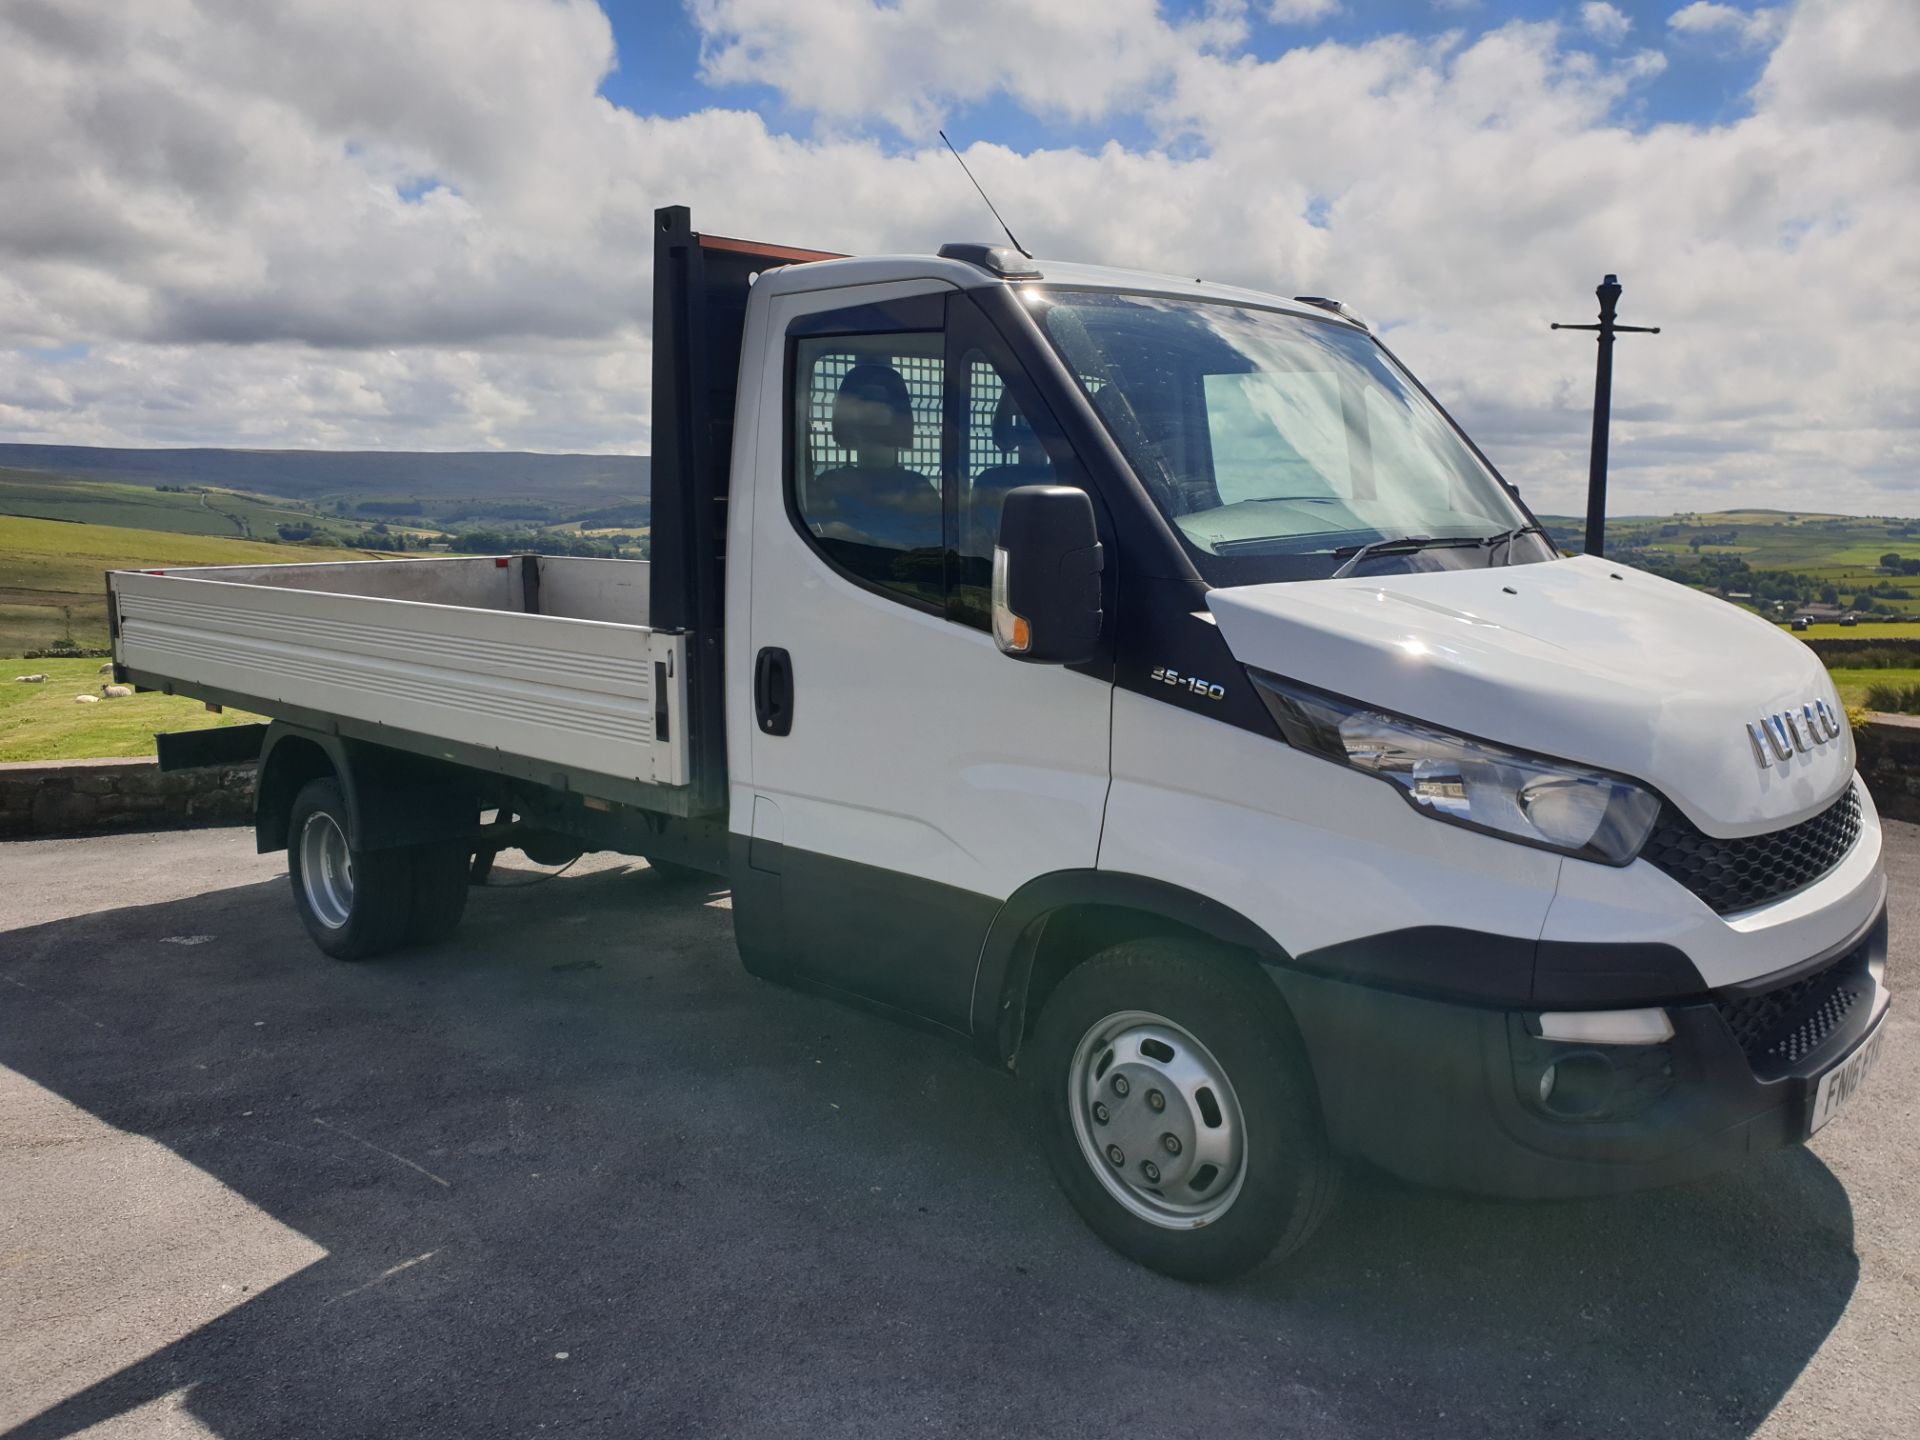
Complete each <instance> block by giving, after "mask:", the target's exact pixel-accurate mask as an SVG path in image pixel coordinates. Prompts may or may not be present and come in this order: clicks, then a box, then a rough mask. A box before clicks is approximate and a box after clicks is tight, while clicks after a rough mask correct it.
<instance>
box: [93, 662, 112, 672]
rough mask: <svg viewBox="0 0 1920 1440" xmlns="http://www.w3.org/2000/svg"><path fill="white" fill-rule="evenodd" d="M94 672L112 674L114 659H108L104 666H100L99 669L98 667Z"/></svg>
mask: <svg viewBox="0 0 1920 1440" xmlns="http://www.w3.org/2000/svg"><path fill="white" fill-rule="evenodd" d="M94 673H95V674H97V675H111V674H113V661H111V660H109V661H107V663H106V664H104V665H102V666H101V667H100V668H99V669H98V670H97V671H95V672H94Z"/></svg>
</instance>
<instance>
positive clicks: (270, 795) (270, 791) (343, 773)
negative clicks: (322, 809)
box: [253, 720, 355, 855]
mask: <svg viewBox="0 0 1920 1440" xmlns="http://www.w3.org/2000/svg"><path fill="white" fill-rule="evenodd" d="M328 776H332V777H333V778H335V779H337V780H339V781H340V789H341V792H342V793H343V794H344V795H345V796H346V802H347V820H348V833H347V841H348V843H349V844H352V843H353V842H354V838H355V837H354V833H353V830H354V826H353V809H354V798H353V785H352V783H351V781H350V780H349V779H348V765H347V760H346V755H345V753H344V748H343V747H342V745H341V742H340V739H339V737H338V736H334V735H326V734H322V733H321V732H319V731H317V730H308V729H305V728H304V727H302V726H298V725H288V724H286V723H284V722H283V721H278V720H276V721H274V722H273V724H272V725H270V726H269V727H268V728H267V738H266V739H265V740H264V741H262V742H261V745H260V772H259V779H258V781H257V784H256V787H255V790H254V799H253V843H254V847H255V849H256V850H257V851H258V852H259V853H260V854H262V855H266V854H270V853H271V852H273V851H275V850H284V849H286V848H287V824H288V821H289V820H290V819H291V817H292V815H293V801H294V797H295V796H297V795H298V794H299V793H300V791H301V790H302V789H303V788H304V787H305V786H306V785H307V783H308V782H309V781H313V780H324V779H326V778H327V777H328Z"/></svg>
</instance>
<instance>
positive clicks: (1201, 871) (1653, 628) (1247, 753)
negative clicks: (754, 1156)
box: [109, 208, 1888, 1277]
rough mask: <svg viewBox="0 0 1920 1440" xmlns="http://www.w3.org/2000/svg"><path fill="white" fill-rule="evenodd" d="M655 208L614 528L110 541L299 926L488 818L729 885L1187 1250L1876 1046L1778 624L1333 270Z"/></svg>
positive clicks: (145, 667) (399, 881)
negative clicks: (1104, 261) (1667, 570)
mask: <svg viewBox="0 0 1920 1440" xmlns="http://www.w3.org/2000/svg"><path fill="white" fill-rule="evenodd" d="M656 220H657V225H658V231H657V234H656V235H655V260H654V287H655V288H654V305H653V323H654V328H655V336H654V348H653V397H652V399H653V407H654V423H653V490H652V507H653V509H652V514H653V528H652V550H651V559H650V561H648V562H639V561H622V560H580V559H552V558H547V557H543V556H536V555H507V556H497V557H483V558H443V559H426V560H401V561H397V562H380V563H374V562H369V563H363V564H352V563H349V564H323V565H284V566H264V567H231V568H215V569H197V570H169V571H159V572H156V571H148V572H142V573H131V572H120V573H116V574H114V575H113V576H112V577H111V578H110V584H109V593H110V598H111V605H112V617H113V630H114V646H115V659H116V663H117V673H118V675H119V676H120V678H121V679H123V680H127V681H131V682H133V683H135V684H137V685H142V686H146V687H149V688H151V689H158V690H166V691H171V692H174V693H177V694H182V695H191V696H196V697H199V698H201V699H203V700H205V701H207V702H209V703H212V704H219V705H231V706H235V707H238V708H242V709H245V710H249V711H253V712H256V713H260V714H264V715H267V716H270V717H272V723H271V724H270V725H268V726H265V727H258V728H251V729H245V730H234V731H212V732H203V733H202V734H200V735H193V736H171V737H162V747H161V748H162V760H163V763H166V764H169V765H179V764H192V763H205V762H206V761H208V760H210V759H216V758H230V757H231V756H232V755H234V754H236V753H239V751H240V750H242V749H243V750H244V753H245V754H247V755H249V756H251V755H256V754H257V756H258V759H259V799H258V818H257V830H258V839H259V846H260V849H261V850H263V851H269V850H281V849H284V850H285V851H286V852H287V863H288V870H289V872H290V874H291V877H292V890H293V900H294V904H295V905H296V906H297V907H298V909H299V913H300V917H301V919H302V920H303V921H304V923H305V926H306V929H307V930H308V932H309V933H310V934H311V935H312V937H313V939H314V941H315V942H316V943H317V944H318V946H319V948H320V949H321V950H323V951H325V952H326V953H328V954H329V955H333V956H337V957H340V958H342V959H361V958H366V957H370V956H374V955H379V954H382V953H384V952H388V951H392V950H394V949H396V948H398V947H402V946H405V945H407V944H410V943H419V942H426V941H433V940H437V939H441V938H443V937H445V936H446V935H448V934H449V933H450V932H451V931H452V930H453V928H454V926H455V925H456V924H457V923H458V921H459V919H460V914H461V910H462V907H463V905H464V903H465V897H466V892H467V886H468V884H469V880H470V877H471V875H472V874H473V873H474V871H475V869H476V868H481V867H483V866H484V864H485V863H487V862H488V861H490V859H491V856H492V854H493V853H494V852H495V851H497V850H499V849H501V848H502V847H518V848H520V849H522V850H524V851H526V852H527V853H528V854H529V855H531V856H533V857H534V858H536V859H538V860H542V861H546V862H552V863H559V862H561V861H564V860H565V859H566V858H567V857H569V856H571V855H575V854H578V853H580V852H581V851H582V850H589V849H591V850H615V851H621V852H626V853H630V854H636V855H641V856H645V857H647V858H648V859H649V860H650V861H652V862H654V863H655V864H657V865H659V866H661V867H662V868H668V869H671V868H672V867H686V868H692V869H698V870H703V871H707V872H710V873H712V874H714V875H718V876H721V877H724V879H725V881H726V882H727V883H728V884H730V885H731V887H732V892H733V917H734V926H735V931H736V934H737V937H738V942H739V950H740V955H741V958H742V960H743V961H744V962H745V964H746V966H747V968H748V969H749V970H750V971H752V972H753V973H754V974H756V975H759V976H764V977H766V978H767V979H769V980H777V981H782V982H787V983H792V984H800V985H806V986H811V987H818V988H823V989H826V990H829V991H832V992H835V993H837V994H840V995H843V996H846V997H849V998H852V999H855V1000H857V1001H858V1002H860V1003H863V1004H866V1005H869V1006H875V1007H880V1008H883V1009H885V1010H887V1011H890V1012H892V1013H894V1014H897V1015H899V1016H901V1017H904V1018H907V1019H910V1020H912V1021H914V1022H916V1023H919V1024H922V1025H925V1026H929V1027H933V1028H935V1029H938V1030H941V1031H945V1032H948V1033H950V1034H952V1035H953V1036H955V1037H958V1038H959V1039H960V1040H961V1041H963V1042H964V1043H967V1044H970V1045H971V1046H972V1047H974V1049H976V1050H977V1051H978V1053H979V1054H980V1055H981V1056H982V1057H983V1058H984V1059H985V1060H987V1061H989V1062H990V1063H992V1064H994V1065H996V1066H1000V1067H1002V1068H1004V1069H1006V1070H1009V1071H1014V1072H1017V1073H1018V1075H1019V1077H1020V1079H1021V1080H1022V1081H1023V1082H1025V1083H1027V1084H1028V1085H1030V1087H1031V1091H1032V1095H1033V1098H1034V1102H1035V1104H1036V1106H1037V1109H1038V1114H1039V1129H1040V1134H1041V1136H1042V1142H1041V1143H1042V1144H1043V1145H1044V1146H1045V1148H1046V1150H1047V1152H1048V1154H1049V1156H1050V1159H1051V1162H1052V1165H1053V1167H1054V1170H1055V1172H1056V1173H1057V1175H1058V1177H1059V1180H1060V1183H1061V1184H1062V1186H1064V1187H1065V1189H1066V1191H1067V1194H1068V1195H1069V1196H1070V1197H1071V1198H1072V1200H1073V1203H1074V1204H1075V1206H1077V1207H1078V1209H1079V1210H1080V1212H1081V1214H1082V1215H1083V1216H1084V1217H1085V1218H1086V1220H1087V1222H1088V1224H1089V1225H1091V1226H1092V1228H1093V1229H1094V1230H1095V1231H1097V1232H1098V1233H1099V1234H1100V1235H1101V1236H1102V1237H1103V1238H1104V1239H1105V1240H1107V1241H1108V1242H1109V1243H1111V1244H1112V1245H1113V1246H1115V1247H1116V1248H1118V1249H1119V1250H1121V1251H1123V1252H1124V1253H1126V1254H1127V1255H1130V1256H1133V1257H1135V1258H1136V1259H1138V1260H1140V1261H1143V1262H1145V1263H1146V1264H1148V1265H1151V1266H1155V1267H1157V1268H1159V1269H1161V1270H1164V1271H1167V1272H1169V1273H1172V1274H1176V1275H1182V1276H1191V1277H1215V1276H1223V1275H1228V1274H1232V1273H1235V1272H1239V1271H1242V1270H1245V1269H1247V1268H1248V1267H1250V1266H1253V1265H1255V1264H1257V1263H1259V1262H1261V1261H1263V1260H1266V1259H1269V1258H1271V1257H1274V1256H1278V1255H1283V1254H1285V1253H1287V1252H1289V1251H1292V1250H1295V1249H1297V1248H1298V1247H1300V1246H1302V1245H1303V1244H1305V1243H1306V1241H1307V1239H1308V1237H1309V1236H1310V1235H1311V1234H1312V1232H1313V1229H1314V1226H1315V1224H1316V1223H1317V1222H1318V1221H1319V1220H1320V1219H1321V1217H1322V1216H1323V1214H1324V1213H1325V1212H1326V1210H1327V1209H1328V1208H1329V1206H1330V1205H1331V1204H1332V1203H1333V1196H1334V1194H1335V1179H1336V1176H1337V1174H1338V1172H1339V1167H1340V1166H1341V1165H1342V1164H1343V1163H1344V1162H1347V1161H1351V1160H1355V1159H1358V1160H1364V1161H1366V1162H1370V1163H1372V1164H1373V1165H1376V1166H1379V1167H1383V1168H1384V1169H1386V1170H1388V1171H1390V1172H1393V1173H1395V1174H1398V1175H1401V1176H1404V1177H1408V1178H1410V1179H1412V1180H1415V1181H1418V1182H1422V1183H1426V1184H1432V1185H1437V1186H1446V1187H1453V1188H1458V1189H1466V1190H1472V1191H1479V1192H1483V1193H1492V1194H1498V1195H1507V1196H1522V1197H1524V1196H1539V1197H1550V1196H1586V1195H1596V1194H1601V1193H1607V1192H1615V1191H1624V1190H1630V1189H1634V1188H1636V1187H1642V1186H1649V1185H1660V1184H1667V1183H1670V1182H1674V1181H1682V1180H1686V1179H1689V1178H1691V1177H1694V1176H1700V1175H1704V1174H1707V1173H1708V1172H1711V1171H1715V1170H1719V1169H1721V1168H1722V1167H1725V1166H1728V1165H1731V1164H1734V1163H1736V1162H1738V1161H1741V1160H1744V1159H1746V1158H1747V1157H1749V1156H1753V1155H1757V1154H1759V1153H1761V1152H1763V1151H1767V1150H1771V1149H1774V1148H1776V1147H1780V1146H1787V1145H1794V1144H1798V1143H1800V1142H1802V1141H1804V1140H1806V1139H1807V1137H1808V1136H1809V1135H1811V1134H1812V1133H1813V1132H1814V1131H1816V1130H1818V1129H1819V1128H1820V1127H1821V1126H1822V1125H1824V1124H1826V1123H1827V1122H1828V1121H1829V1120H1831V1119H1832V1118H1833V1116H1834V1115H1835V1113H1836V1112H1837V1111H1838V1110H1840V1108H1841V1107H1842V1106H1843V1105H1845V1104H1846V1103H1847V1102H1848V1101H1849V1100H1850V1099H1851V1098H1852V1097H1853V1096H1854V1094H1855V1092H1856V1091H1857V1090H1858V1089H1859V1087H1860V1084H1861V1080H1862V1077H1863V1076H1864V1075H1865V1074H1866V1072H1867V1070H1868V1069H1869V1067H1870V1066H1871V1065H1872V1064H1873V1061H1874V1059H1875V1056H1876V1054H1877V1052H1878V1049H1879V1047H1880V1043H1881V1037H1882V1036H1883V1035H1884V1033H1885V1023H1884V1022H1885V1019H1886V1011H1887V1004H1888V997H1887V992H1886V989H1885V987H1884V984H1883V973H1884V965H1885V955H1886V945H1887V928H1886V880H1885V877H1884V873H1883V870H1882V866H1881V854H1880V846H1881V832H1880V824H1879V820H1878V818H1877V816H1876V814H1875V811H1874V807H1873V802H1872V801H1871V800H1870V799H1869V798H1868V795H1867V792H1866V790H1865V788H1864V787H1863V786H1862V784H1861V782H1860V780H1859V778H1858V777H1857V776H1856V775H1855V773H1854V752H1853V744H1852V739H1851V735H1850V732H1849V730H1848V726H1847V721H1846V717H1845V714H1844V712H1843V711H1842V709H1841V705H1840V699H1839V696H1838V695H1837V693H1836V692H1835V690H1834V687H1833V684H1832V682H1831V681H1830V680H1829V679H1828V677H1827V675H1826V672H1825V670H1824V669H1823V668H1822V666H1821V664H1820V662H1819V660H1818V659H1816V658H1815V656H1814V654H1813V652H1812V651H1811V650H1809V649H1808V648H1807V647H1806V646H1805V645H1803V644H1802V643H1801V642H1799V641H1797V640H1795V639H1793V638H1792V637H1791V636H1790V635H1787V634H1784V633H1782V632H1781V631H1779V630H1778V629H1777V628H1776V627H1774V626H1772V625H1769V624H1767V623H1766V622H1764V621H1763V620H1761V619H1759V618H1757V617H1755V616H1753V615H1750V614H1747V613H1745V612H1743V611H1741V610H1739V609H1736V608H1735V607H1734V606H1732V605H1728V604H1725V603H1723V602H1721V601H1719V600H1716V599H1712V598H1709V597H1707V596H1705V595H1701V594H1697V593H1695V592H1693V591H1690V590H1687V589H1685V588H1683V587H1681V586H1678V585H1674V584H1670V583H1668V582H1667V581H1664V580H1659V579H1655V578H1653V577H1652V576H1649V575H1646V574H1643V573H1641V572H1640V571H1637V570H1632V569H1629V568H1626V567H1625V566H1622V565H1617V564H1611V563H1609V562H1607V561H1606V560H1605V559H1603V558H1599V557H1592V556H1571V557H1569V556H1563V555H1561V554H1560V553H1558V552H1557V551H1556V549H1555V548H1554V547H1553V545H1552V544H1551V543H1550V542H1549V541H1548V539H1547V538H1546V536H1545V535H1544V534H1543V532H1542V531H1541V528H1540V527H1539V525H1537V524H1536V523H1535V521H1534V518H1533V517H1532V515H1530V514H1529V512H1528V511H1527V509H1526V508H1525V507H1524V506H1523V505H1522V504H1521V502H1520V500H1519V498H1518V496H1517V495H1516V493H1515V492H1514V491H1513V490H1512V489H1511V488H1510V487H1509V486H1508V485H1506V484H1505V483H1504V482H1503V481H1502V479H1501V478H1500V476H1499V475H1498V473H1497V472H1496V471H1495V469H1494V467H1493V466H1492V464H1491V463H1489V461H1488V460H1487V458H1486V457H1485V456H1484V455H1482V454H1481V453H1480V451H1479V450H1478V449H1476V448H1475V446H1474V445H1473V443H1472V442H1471V441H1470V440H1469V439H1468V438H1467V437H1466V435H1465V434H1464V433H1462V431H1461V430H1460V428H1459V427H1458V426H1457V425H1455V424H1454V423H1453V421H1452V420H1451V419H1449V417H1448V416H1447V414H1446V412H1445V411H1444V410H1443V409H1442V408H1441V407H1440V406H1439V404H1437V403H1436V402H1435V400H1434V399H1433V397H1432V396H1431V395H1429V394H1428V393H1427V391H1426V390H1425V389H1424V388H1422V386H1421V385H1420V383H1419V382H1418V381H1416V380H1415V379H1414V378H1413V377H1412V376H1411V375H1410V374H1408V372H1407V370H1406V369H1405V367H1403V366H1402V365H1401V364H1400V363H1399V362H1398V361H1397V360H1396V359H1395V358H1394V356H1393V355H1392V354H1391V353H1390V352H1389V351H1388V349H1387V348H1386V347H1385V346H1384V345H1382V344H1381V343H1380V340H1379V339H1378V338H1377V337H1376V336H1375V335H1373V334H1372V333H1370V331H1369V329H1368V327H1367V325H1366V324H1365V323H1364V322H1363V321H1362V320H1361V319H1360V318H1359V317H1358V316H1356V315H1355V314H1353V313H1352V312H1350V311H1349V310H1348V309H1347V308H1346V307H1345V306H1343V305H1341V304H1339V303H1338V302H1335V301H1330V300H1324V299H1320V298H1305V299H1285V298H1281V297H1278V296H1273V295H1266V294H1259V293H1255V292H1252V291H1247V290H1239V289H1234V288H1230V287H1227V286H1224V285H1212V284H1202V283H1200V282H1198V281H1191V280H1186V279H1180V278H1174V277H1169V276H1163V275H1149V274H1138V273H1131V272H1125V271H1118V270H1110V269H1096V268H1091V267H1088V266H1084V265H1074V264H1056V263H1053V262H1051V261H1040V262H1034V261H1031V260H1029V259H1028V258H1027V257H1026V256H1025V255H1024V254H1023V253H1021V252H1019V251H1016V250H1014V249H1011V248H1005V247H998V246H992V245H976V244H956V245H948V246H946V247H944V248H943V249H942V250H941V251H940V252H939V253H938V254H937V255H905V256H901V255H894V256H883V257H876V258H870V259H849V258H844V257H836V256H829V255H824V254H820V253H817V252H812V251H806V250H798V249H791V248H786V247H781V246H775V245H766V244H758V243H747V242H742V241H737V240H730V239H724V238H721V237H718V236H713V235H703V234H699V233H696V232H695V231H694V230H693V228H692V224H691V220H690V217H689V215H688V212H687V211H686V210H685V209H681V208H674V209H666V210H662V211H660V212H659V213H658V215H657V217H656Z"/></svg>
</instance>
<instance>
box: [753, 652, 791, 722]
mask: <svg viewBox="0 0 1920 1440" xmlns="http://www.w3.org/2000/svg"><path fill="white" fill-rule="evenodd" d="M753 713H754V718H755V719H757V720H758V721H759V722H760V728H761V729H762V730H763V731H765V732H766V733H767V734H769V735H786V734H790V733H791V732H792V730H793V657H792V656H790V655H788V654H787V652H786V651H784V650H782V649H780V648H779V647H778V646H775V645H769V646H767V647H765V648H764V649H762V650H761V652H760V653H759V654H758V655H756V656H755V657H754V660H753Z"/></svg>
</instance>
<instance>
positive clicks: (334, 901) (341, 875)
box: [300, 810, 353, 930]
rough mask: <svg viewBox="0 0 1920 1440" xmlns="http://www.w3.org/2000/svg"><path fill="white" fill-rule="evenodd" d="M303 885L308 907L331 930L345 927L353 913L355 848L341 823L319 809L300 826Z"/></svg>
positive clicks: (301, 877)
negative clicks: (348, 844)
mask: <svg viewBox="0 0 1920 1440" xmlns="http://www.w3.org/2000/svg"><path fill="white" fill-rule="evenodd" d="M300 885H301V888H302V889H303V890H304V891H305V892H306V896H307V908H308V909H310V910H312V911H313V913H314V917H315V918H316V919H318V920H319V922H320V923H321V924H322V925H324V926H326V927H327V928H328V929H329V930H339V929H341V928H342V927H344V926H345V925H346V923H347V921H348V920H349V919H350V918H351V917H352V915H353V852H352V851H351V850H349V849H347V837H346V835H345V833H344V832H342V830H341V829H340V823H339V822H338V821H337V820H335V819H334V818H333V816H331V815H329V814H327V812H326V811H324V810H316V811H314V812H313V814H311V815H309V816H308V817H307V823H306V824H305V825H303V826H301V827H300Z"/></svg>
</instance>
